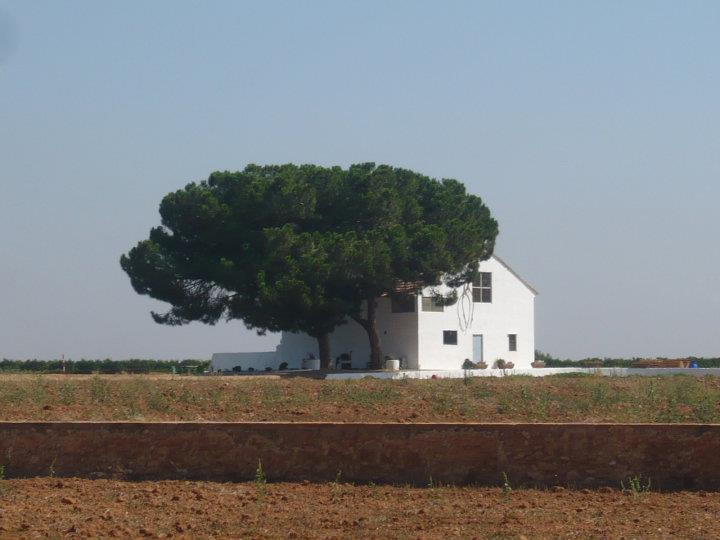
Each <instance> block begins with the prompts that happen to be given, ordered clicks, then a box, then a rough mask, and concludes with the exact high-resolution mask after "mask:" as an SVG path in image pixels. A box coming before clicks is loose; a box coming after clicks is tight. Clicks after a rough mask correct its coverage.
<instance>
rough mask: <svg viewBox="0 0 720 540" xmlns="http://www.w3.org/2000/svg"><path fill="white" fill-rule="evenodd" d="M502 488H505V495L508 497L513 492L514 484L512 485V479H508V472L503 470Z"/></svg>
mask: <svg viewBox="0 0 720 540" xmlns="http://www.w3.org/2000/svg"><path fill="white" fill-rule="evenodd" d="M502 481H503V483H502V490H503V497H504V498H505V499H507V498H508V497H510V495H511V494H512V490H513V489H512V486H511V485H510V480H509V479H508V475H507V473H506V472H504V471H503V473H502Z"/></svg>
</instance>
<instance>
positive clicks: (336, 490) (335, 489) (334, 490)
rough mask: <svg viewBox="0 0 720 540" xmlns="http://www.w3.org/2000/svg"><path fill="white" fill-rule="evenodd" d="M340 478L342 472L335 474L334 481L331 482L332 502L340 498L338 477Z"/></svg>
mask: <svg viewBox="0 0 720 540" xmlns="http://www.w3.org/2000/svg"><path fill="white" fill-rule="evenodd" d="M341 476H342V471H339V470H338V472H337V474H336V475H335V480H333V481H332V482H331V486H332V497H331V498H332V501H333V502H335V501H337V499H338V498H339V497H340V477H341Z"/></svg>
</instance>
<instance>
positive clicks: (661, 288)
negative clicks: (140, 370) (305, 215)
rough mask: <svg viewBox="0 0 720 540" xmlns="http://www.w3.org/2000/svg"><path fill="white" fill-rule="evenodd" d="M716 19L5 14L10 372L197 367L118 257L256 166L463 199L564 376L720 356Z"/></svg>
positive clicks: (671, 5) (607, 9)
mask: <svg viewBox="0 0 720 540" xmlns="http://www.w3.org/2000/svg"><path fill="white" fill-rule="evenodd" d="M719 96H720V3H718V2H714V1H708V2H699V1H688V2H661V1H646V2H642V1H635V2H625V1H605V2H579V1H566V2H550V1H547V2H534V1H533V2H530V1H529V2H510V1H505V0H503V1H497V2H474V1H473V2H470V1H468V2H458V1H455V2H452V1H450V2H440V1H438V2H419V1H407V2H401V1H393V2H370V1H367V0H364V1H353V2H342V1H335V0H333V1H326V2H320V1H314V2H299V1H288V2H269V1H268V2H265V1H263V2H260V1H258V2H254V3H249V2H246V3H243V2H236V1H228V2H219V1H216V2H181V1H177V0H174V1H153V2H141V1H125V2H96V1H72V2H70V1H67V2H65V1H60V0H57V1H45V2H42V1H33V2H28V1H26V0H16V1H8V0H0V357H12V358H33V357H37V358H48V357H58V356H59V355H60V354H63V353H64V354H65V355H68V356H72V357H74V358H79V357H81V356H84V357H113V358H127V357H157V358H184V357H208V356H209V354H210V353H212V352H213V351H242V350H246V351H247V350H262V349H269V348H271V347H272V346H274V344H275V342H276V338H274V337H265V338H261V337H258V336H256V335H255V334H254V333H253V332H251V331H248V330H245V329H244V327H243V325H242V324H241V323H239V322H233V323H230V324H221V325H219V326H216V327H203V326H201V325H200V324H196V325H191V326H187V327H182V328H167V327H162V326H158V325H155V324H154V323H153V322H152V320H151V319H150V316H149V314H148V311H149V310H150V309H152V308H158V307H160V306H159V305H158V304H156V303H155V302H153V301H151V300H149V299H148V298H146V297H140V296H138V295H137V294H135V292H134V291H133V290H132V289H131V288H130V284H129V281H128V279H127V277H126V276H125V274H123V273H122V271H121V270H120V267H119V264H118V257H119V256H120V254H121V253H122V252H124V251H127V249H129V248H130V247H131V246H132V245H133V244H134V243H135V242H137V241H138V240H140V239H142V238H143V237H145V236H146V234H147V232H148V230H149V228H150V227H151V226H153V225H155V224H157V223H158V215H157V205H158V203H159V201H160V199H161V197H162V196H163V195H164V194H165V193H167V192H168V191H170V190H173V189H176V188H178V187H180V186H182V185H184V184H185V183H186V182H188V181H191V180H199V179H204V178H206V177H207V175H208V174H209V173H210V172H211V171H213V170H217V169H240V168H243V167H244V166H245V165H246V164H247V163H249V162H255V163H283V162H296V163H304V162H313V163H320V164H326V165H331V164H340V165H343V166H345V165H348V164H350V163H354V162H362V161H376V162H382V163H390V164H394V165H399V166H404V167H409V168H412V169H415V170H418V171H421V172H423V173H426V174H429V175H432V176H436V177H453V178H457V179H460V180H462V181H464V182H465V183H466V184H467V186H468V187H469V189H470V190H471V191H472V192H474V193H477V194H479V195H481V196H482V197H483V198H484V199H485V201H486V202H487V203H488V205H489V206H490V208H491V209H492V211H493V212H494V214H495V216H496V217H497V219H498V220H499V222H500V229H501V236H500V238H499V242H498V248H497V251H498V253H499V254H500V255H502V256H503V257H504V258H505V259H506V260H507V261H508V262H509V263H510V264H511V265H512V266H513V267H514V268H515V269H516V270H517V271H518V272H519V273H520V274H521V275H523V276H524V277H525V278H526V279H527V280H528V281H529V282H531V283H532V284H533V285H534V286H536V287H537V288H538V289H539V291H540V296H539V297H538V298H537V304H536V306H537V309H536V325H537V335H536V339H537V346H538V348H540V349H542V350H545V351H548V352H551V353H553V354H556V355H559V356H562V357H571V358H578V357H584V356H596V355H597V356H619V355H624V356H630V355H637V356H653V355H666V356H681V355H689V354H694V355H715V356H720V247H718V244H719V242H718V238H719V237H720V218H719V217H718V215H717V208H718V201H719V200H720V181H719V180H720V178H719V176H720V99H719Z"/></svg>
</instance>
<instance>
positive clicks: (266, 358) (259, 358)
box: [210, 351, 281, 371]
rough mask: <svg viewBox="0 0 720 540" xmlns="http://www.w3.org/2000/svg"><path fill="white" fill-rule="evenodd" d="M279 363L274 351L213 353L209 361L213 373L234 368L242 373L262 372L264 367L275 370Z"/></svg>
mask: <svg viewBox="0 0 720 540" xmlns="http://www.w3.org/2000/svg"><path fill="white" fill-rule="evenodd" d="M280 362H281V360H278V357H277V355H276V353H275V351H264V352H240V353H215V354H213V355H212V358H211V359H210V366H211V367H212V369H213V371H225V370H228V371H232V368H234V367H236V366H237V367H241V368H242V369H243V371H247V370H248V368H253V369H254V370H255V371H263V370H265V368H266V367H271V368H273V369H277V368H278V365H279V364H280Z"/></svg>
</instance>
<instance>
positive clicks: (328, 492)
mask: <svg viewBox="0 0 720 540" xmlns="http://www.w3.org/2000/svg"><path fill="white" fill-rule="evenodd" d="M0 486H1V487H0V489H1V491H0V536H1V537H21V538H45V537H51V538H59V537H143V536H144V537H154V538H163V537H176V538H178V537H180V538H190V537H205V538H207V537H216V538H219V537H234V538H444V537H448V536H452V537H462V538H523V537H524V538H698V539H700V538H718V537H720V520H719V519H718V518H719V517H720V494H716V493H703V492H694V493H686V492H680V493H671V494H665V493H653V492H650V493H640V494H635V495H634V494H632V493H623V492H622V491H620V490H611V489H606V490H601V491H589V490H584V491H568V490H564V489H560V488H556V490H548V491H539V490H520V489H515V490H512V489H508V488H506V489H504V490H503V489H499V488H490V489H488V488H482V489H481V488H472V487H467V488H454V487H432V486H430V487H427V488H407V487H391V486H353V485H348V484H343V483H341V482H337V483H331V484H286V483H277V484H274V483H270V484H263V483H261V482H249V483H241V484H229V483H227V484H224V483H208V482H184V481H182V482H181V481H172V482H136V483H133V482H122V481H114V480H80V479H58V478H33V479H24V480H3V481H0Z"/></svg>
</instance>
